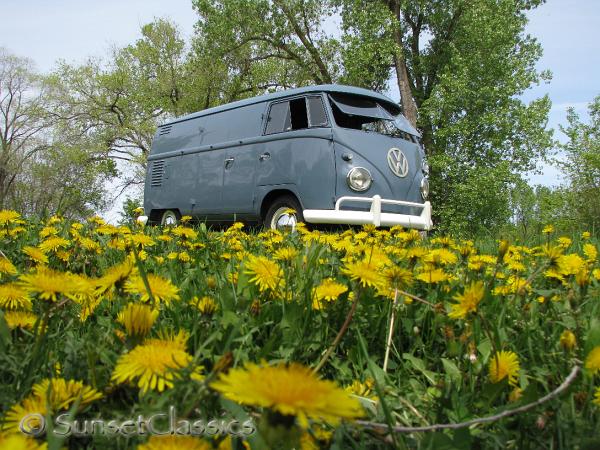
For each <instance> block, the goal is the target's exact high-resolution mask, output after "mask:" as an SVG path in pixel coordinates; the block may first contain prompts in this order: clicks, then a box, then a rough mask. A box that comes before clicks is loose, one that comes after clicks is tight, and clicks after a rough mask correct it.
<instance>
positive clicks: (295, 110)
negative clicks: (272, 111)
mask: <svg viewBox="0 0 600 450" xmlns="http://www.w3.org/2000/svg"><path fill="white" fill-rule="evenodd" d="M290 110H291V112H292V130H301V129H302V128H308V115H307V114H306V99H304V98H296V99H294V100H291V101H290Z"/></svg>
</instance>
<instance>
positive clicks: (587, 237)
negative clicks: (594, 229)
mask: <svg viewBox="0 0 600 450" xmlns="http://www.w3.org/2000/svg"><path fill="white" fill-rule="evenodd" d="M591 237H592V233H590V232H589V231H584V232H583V233H581V239H584V240H585V239H589V238H591Z"/></svg>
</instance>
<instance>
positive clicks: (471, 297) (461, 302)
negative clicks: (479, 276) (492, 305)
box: [448, 281, 485, 319]
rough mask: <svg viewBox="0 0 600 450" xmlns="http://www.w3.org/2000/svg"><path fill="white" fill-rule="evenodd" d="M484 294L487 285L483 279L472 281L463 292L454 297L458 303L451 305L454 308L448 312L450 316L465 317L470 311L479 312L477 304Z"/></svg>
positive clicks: (454, 317) (455, 317) (453, 317)
mask: <svg viewBox="0 0 600 450" xmlns="http://www.w3.org/2000/svg"><path fill="white" fill-rule="evenodd" d="M484 294H485V287H484V285H483V282H482V281H476V282H473V283H471V285H470V286H469V287H467V288H465V290H464V292H463V293H462V294H458V295H455V296H454V297H453V298H454V300H456V301H458V303H454V304H453V305H451V308H452V310H451V311H450V312H449V313H448V317H450V318H452V319H464V318H465V317H467V315H468V314H469V313H472V312H473V313H474V312H477V305H479V302H480V301H481V300H482V299H483V296H484Z"/></svg>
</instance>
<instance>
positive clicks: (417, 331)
mask: <svg viewBox="0 0 600 450" xmlns="http://www.w3.org/2000/svg"><path fill="white" fill-rule="evenodd" d="M413 333H414V334H415V336H418V335H419V333H421V330H419V327H417V326H415V327H413Z"/></svg>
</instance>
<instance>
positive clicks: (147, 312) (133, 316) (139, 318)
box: [117, 303, 158, 336]
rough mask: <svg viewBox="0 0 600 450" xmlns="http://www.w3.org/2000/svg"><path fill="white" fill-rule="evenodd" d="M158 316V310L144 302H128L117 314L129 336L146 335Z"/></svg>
mask: <svg viewBox="0 0 600 450" xmlns="http://www.w3.org/2000/svg"><path fill="white" fill-rule="evenodd" d="M157 317H158V310H157V309H155V308H152V307H151V306H149V305H146V304H139V303H129V304H127V306H126V307H125V309H123V311H121V312H120V313H119V314H118V316H117V322H119V323H120V324H121V325H123V326H124V327H125V331H126V332H127V334H128V335H129V336H146V335H147V334H148V332H149V331H150V328H152V325H153V324H154V322H155V321H156V318H157Z"/></svg>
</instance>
